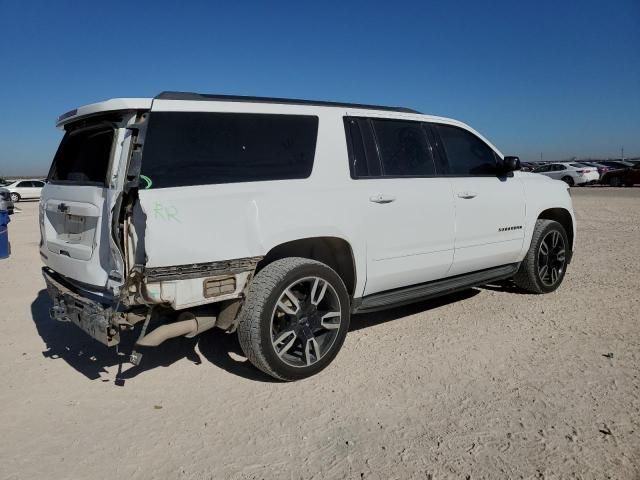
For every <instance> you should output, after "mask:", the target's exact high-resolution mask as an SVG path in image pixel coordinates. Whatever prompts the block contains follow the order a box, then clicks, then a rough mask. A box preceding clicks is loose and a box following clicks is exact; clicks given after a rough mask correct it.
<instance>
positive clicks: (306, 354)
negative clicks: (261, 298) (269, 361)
mask: <svg viewBox="0 0 640 480" xmlns="http://www.w3.org/2000/svg"><path fill="white" fill-rule="evenodd" d="M341 319H342V309H341V305H340V299H339V297H338V294H337V293H336V291H335V289H334V288H333V287H332V286H331V284H330V283H329V282H328V281H326V280H324V279H323V278H320V277H306V278H303V279H301V280H296V282H294V283H292V284H291V285H289V286H288V287H287V288H285V289H284V291H283V292H282V293H281V294H280V297H279V298H278V301H277V302H276V306H275V308H274V310H273V314H272V315H271V344H272V346H273V349H274V351H275V353H276V355H277V356H278V357H279V358H280V359H281V360H282V361H283V362H285V363H286V364H287V365H290V366H292V367H308V366H311V365H313V364H315V363H317V362H318V361H319V360H320V359H321V358H323V357H324V356H325V355H326V354H327V353H328V352H329V351H330V349H331V347H332V346H333V344H334V343H335V340H336V338H337V337H338V332H339V330H340V324H341Z"/></svg>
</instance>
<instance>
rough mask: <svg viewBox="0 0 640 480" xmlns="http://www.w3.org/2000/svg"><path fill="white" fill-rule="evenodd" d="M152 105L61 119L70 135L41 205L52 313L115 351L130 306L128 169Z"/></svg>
mask: <svg viewBox="0 0 640 480" xmlns="http://www.w3.org/2000/svg"><path fill="white" fill-rule="evenodd" d="M150 106H151V101H150V100H144V99H123V100H111V101H108V102H103V103H99V104H93V105H89V106H86V107H83V108H80V109H77V110H73V111H71V112H68V113H66V114H64V115H62V116H61V117H60V118H59V119H58V126H59V127H61V128H63V129H64V132H65V133H64V137H63V139H62V141H61V143H60V146H59V148H58V150H57V152H56V155H55V157H54V159H53V163H52V165H51V169H50V171H49V176H48V181H47V184H46V186H45V188H44V189H43V192H42V196H41V200H40V206H39V221H40V233H41V241H40V255H41V258H42V260H43V262H44V264H45V267H44V268H43V275H44V278H45V281H46V284H47V290H48V292H49V294H50V296H51V298H52V300H53V307H52V308H51V312H50V313H51V316H52V317H53V318H54V319H56V320H61V321H71V322H73V323H75V324H76V325H78V326H79V327H81V328H82V329H83V330H85V331H86V332H87V333H89V334H90V335H91V336H92V337H94V338H95V339H96V340H98V341H100V342H102V343H104V344H105V345H109V346H110V345H115V344H117V343H118V342H119V337H120V335H119V333H120V328H119V324H120V323H122V322H123V321H125V322H126V311H127V310H128V307H130V306H131V305H129V302H128V301H127V300H128V298H127V297H128V296H127V295H126V294H125V292H126V283H127V280H128V272H129V269H128V265H127V263H126V259H125V251H126V248H125V245H124V243H123V240H124V236H123V222H124V220H125V214H126V210H127V208H128V207H127V196H128V195H129V194H134V190H135V189H136V188H137V178H135V172H133V171H131V172H130V171H129V166H130V164H131V160H132V158H133V157H134V154H135V151H136V148H137V147H136V142H137V136H138V130H137V127H136V126H137V125H139V124H140V122H143V121H144V118H145V116H146V115H147V114H148V110H149V108H150ZM134 187H135V188H134Z"/></svg>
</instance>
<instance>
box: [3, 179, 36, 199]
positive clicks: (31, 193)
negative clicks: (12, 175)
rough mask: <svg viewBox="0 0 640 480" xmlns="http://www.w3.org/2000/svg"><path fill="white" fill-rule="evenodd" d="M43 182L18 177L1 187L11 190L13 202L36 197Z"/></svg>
mask: <svg viewBox="0 0 640 480" xmlns="http://www.w3.org/2000/svg"><path fill="white" fill-rule="evenodd" d="M44 185H45V184H44V182H43V181H42V180H37V179H20V180H14V181H13V182H11V183H10V184H8V185H5V186H4V187H3V188H6V189H7V190H9V192H11V199H12V200H13V201H14V202H19V201H20V200H29V199H38V198H40V195H41V193H42V189H43V188H44Z"/></svg>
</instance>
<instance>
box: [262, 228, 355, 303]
mask: <svg viewBox="0 0 640 480" xmlns="http://www.w3.org/2000/svg"><path fill="white" fill-rule="evenodd" d="M286 257H302V258H308V259H310V260H316V261H318V262H322V263H324V264H325V265H328V266H329V267H331V268H332V269H333V270H335V271H336V273H337V274H338V275H339V276H340V278H342V281H343V282H344V284H345V287H347V291H348V292H349V295H351V296H353V295H354V294H355V288H356V281H357V273H356V261H355V257H354V254H353V249H352V247H351V245H350V244H349V242H347V241H346V240H345V239H343V238H340V237H331V236H326V237H309V238H300V239H296V240H291V241H288V242H284V243H281V244H279V245H276V246H274V247H273V248H271V249H270V250H269V251H268V252H267V254H266V255H265V256H264V258H263V259H262V260H261V261H260V262H259V263H258V265H257V266H256V273H257V272H259V271H260V270H261V269H263V268H264V267H266V266H267V265H269V264H270V263H272V262H274V261H275V260H279V259H281V258H286Z"/></svg>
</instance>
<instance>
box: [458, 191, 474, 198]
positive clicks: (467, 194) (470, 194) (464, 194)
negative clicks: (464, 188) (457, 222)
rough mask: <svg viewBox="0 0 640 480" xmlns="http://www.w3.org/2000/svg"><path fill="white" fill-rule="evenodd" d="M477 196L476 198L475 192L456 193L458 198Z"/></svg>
mask: <svg viewBox="0 0 640 480" xmlns="http://www.w3.org/2000/svg"><path fill="white" fill-rule="evenodd" d="M477 196H478V194H477V193H476V192H459V193H458V197H460V198H466V199H469V198H475V197H477Z"/></svg>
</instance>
